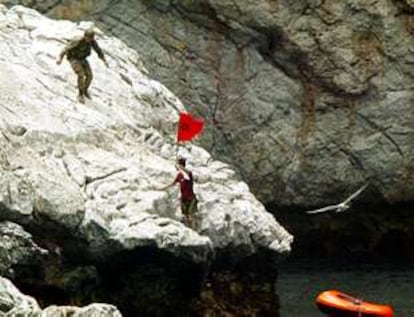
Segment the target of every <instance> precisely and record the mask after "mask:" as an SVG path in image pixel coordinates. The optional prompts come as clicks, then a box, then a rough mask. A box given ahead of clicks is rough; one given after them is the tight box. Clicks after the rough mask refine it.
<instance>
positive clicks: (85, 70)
mask: <svg viewBox="0 0 414 317" xmlns="http://www.w3.org/2000/svg"><path fill="white" fill-rule="evenodd" d="M91 49H93V50H94V51H95V52H96V53H97V54H98V56H99V58H100V59H101V60H103V61H104V62H105V56H104V54H103V52H102V50H101V48H100V47H99V46H98V43H97V42H96V41H95V40H92V41H90V42H88V41H86V40H85V39H84V38H83V37H82V38H80V39H76V40H73V41H71V42H70V43H69V44H68V45H66V47H65V48H64V49H63V51H62V53H61V54H60V56H61V57H62V58H63V56H65V55H66V56H67V59H68V61H69V63H70V65H71V66H72V69H73V71H74V72H75V73H76V74H77V75H78V89H79V96H80V97H82V96H86V97H88V98H89V93H88V88H89V86H90V84H91V82H92V78H93V75H92V70H91V67H90V65H89V63H88V61H87V59H86V58H87V57H88V56H89V55H90V54H91Z"/></svg>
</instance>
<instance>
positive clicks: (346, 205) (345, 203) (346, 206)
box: [306, 183, 368, 214]
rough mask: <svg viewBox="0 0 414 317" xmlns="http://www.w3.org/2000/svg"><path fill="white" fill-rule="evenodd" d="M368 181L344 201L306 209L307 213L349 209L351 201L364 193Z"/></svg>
mask: <svg viewBox="0 0 414 317" xmlns="http://www.w3.org/2000/svg"><path fill="white" fill-rule="evenodd" d="M367 186H368V183H366V184H365V185H364V186H362V187H361V188H360V189H358V190H357V191H356V192H355V193H353V194H352V195H351V196H349V197H348V198H347V199H345V200H344V201H343V202H341V203H339V204H337V205H330V206H326V207H323V208H319V209H315V210H309V211H306V213H307V214H318V213H320V212H325V211H329V210H335V212H343V211H345V210H347V209H349V207H350V205H349V203H350V201H351V200H352V199H354V198H355V197H356V196H358V195H359V194H361V193H362V191H363V190H364V189H365V188H367Z"/></svg>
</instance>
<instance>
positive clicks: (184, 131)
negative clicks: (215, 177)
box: [160, 112, 204, 228]
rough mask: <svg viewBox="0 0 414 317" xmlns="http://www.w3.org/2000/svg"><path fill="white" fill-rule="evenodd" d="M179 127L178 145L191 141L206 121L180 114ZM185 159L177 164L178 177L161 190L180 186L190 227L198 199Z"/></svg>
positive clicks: (182, 204)
mask: <svg viewBox="0 0 414 317" xmlns="http://www.w3.org/2000/svg"><path fill="white" fill-rule="evenodd" d="M179 115H180V117H179V120H178V125H177V135H176V137H177V144H179V143H180V142H186V141H191V140H192V139H193V138H194V137H195V136H197V135H198V134H199V133H201V131H202V130H203V126H204V121H203V120H202V119H200V118H193V117H192V116H191V115H190V114H188V113H185V112H180V114H179ZM185 165H186V160H185V158H182V157H181V158H178V159H177V162H176V165H175V167H176V169H177V171H178V172H177V175H176V176H175V179H174V181H173V182H172V183H171V184H169V185H167V186H165V187H162V188H160V190H166V189H168V188H170V187H172V186H174V185H175V184H179V185H180V191H181V212H182V214H183V215H184V218H185V222H186V223H187V225H188V226H189V227H191V228H192V226H193V217H192V216H193V214H194V213H195V212H196V211H197V198H196V196H195V194H194V191H193V185H194V181H193V173H192V172H191V171H189V170H188V169H186V167H185Z"/></svg>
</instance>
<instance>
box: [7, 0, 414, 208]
mask: <svg viewBox="0 0 414 317" xmlns="http://www.w3.org/2000/svg"><path fill="white" fill-rule="evenodd" d="M6 3H7V1H6ZM12 3H16V1H13V2H12ZM46 3H47V4H46ZM77 3H78V4H77V5H73V2H72V1H66V0H62V1H55V2H53V1H46V2H44V1H31V2H30V5H33V6H35V7H37V8H39V9H41V10H43V11H44V12H47V13H48V14H49V15H50V16H55V17H65V18H70V19H73V20H78V19H79V18H80V17H89V18H93V19H94V20H96V21H97V23H98V24H99V25H100V26H101V27H102V28H103V29H105V30H107V31H108V32H110V33H111V34H113V35H116V36H118V37H120V38H121V39H123V40H125V41H126V42H127V43H128V44H129V45H131V46H132V47H133V48H134V49H136V50H137V52H138V53H139V54H140V56H141V57H142V59H143V60H144V61H145V65H146V67H147V68H148V70H149V72H150V73H151V74H152V75H154V76H156V78H157V79H158V80H160V81H161V82H162V83H163V84H165V85H166V86H167V87H169V89H171V90H172V91H173V92H174V93H175V94H176V95H177V96H178V97H180V99H181V100H183V101H185V103H186V106H187V107H188V109H189V110H190V111H193V112H196V113H199V114H201V115H203V116H204V117H205V118H206V120H207V122H208V124H209V125H208V127H207V129H206V133H204V136H203V138H202V139H201V143H202V144H203V145H204V146H205V147H206V148H207V149H208V150H209V151H210V152H211V153H212V154H214V156H215V157H219V158H220V159H222V160H225V161H227V162H229V163H231V164H232V166H233V167H234V168H236V169H237V170H238V171H239V172H240V174H241V175H242V176H243V179H244V180H246V181H247V182H248V184H249V185H250V186H251V188H252V190H253V191H254V193H255V194H257V195H258V197H259V198H260V199H261V200H262V201H266V202H274V203H276V204H279V205H284V206H302V207H312V206H318V205H323V204H329V203H334V202H335V201H336V200H337V199H340V198H342V196H343V192H344V191H346V193H345V196H346V194H348V193H349V194H350V193H351V192H352V191H353V190H354V189H356V188H358V187H359V186H360V185H362V184H363V183H364V182H365V181H366V180H368V179H369V180H370V181H371V184H372V185H373V186H374V187H375V192H376V193H377V194H380V195H381V196H382V198H383V199H385V200H387V201H389V202H398V201H405V200H412V199H413V196H414V187H413V186H412V185H410V184H413V176H412V175H414V173H413V163H412V157H413V147H412V130H413V126H412V124H411V122H412V121H413V120H412V115H413V112H412V109H411V105H412V103H413V97H412V89H413V87H414V80H413V67H412V63H413V58H412V56H413V54H412V52H413V51H414V38H413V36H412V34H413V32H414V23H413V21H414V20H413V19H412V14H411V13H412V10H413V7H414V5H413V1H412V0H404V1H391V2H390V1H376V2H370V1H355V0H346V1H336V2H335V1H319V0H315V1H313V0H312V1H269V0H254V1H253V0H240V1H230V0H200V1H173V0H171V1H143V0H142V1H134V2H131V1H117V2H116V3H115V2H113V1H108V0H100V1H94V2H93V4H91V3H90V2H88V1H78V2H77ZM88 3H89V6H88ZM360 199H362V200H364V199H365V200H367V201H373V200H377V199H378V198H377V196H369V194H367V195H365V196H362V197H361V198H360Z"/></svg>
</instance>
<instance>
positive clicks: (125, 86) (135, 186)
mask: <svg viewBox="0 0 414 317" xmlns="http://www.w3.org/2000/svg"><path fill="white" fill-rule="evenodd" d="M89 26H90V24H88V23H86V22H82V23H80V24H79V25H76V24H74V23H72V22H69V21H54V20H50V19H48V18H46V17H43V16H41V15H40V14H39V13H37V12H36V11H34V10H30V9H26V8H24V7H21V6H16V7H13V8H12V9H10V10H8V9H6V7H4V6H0V64H1V65H0V116H1V120H0V131H1V133H0V144H1V155H0V167H1V178H0V206H1V207H0V208H1V210H2V218H3V219H5V220H8V221H12V222H15V223H18V224H20V225H21V226H23V227H24V228H25V229H26V230H27V231H28V232H30V233H31V234H32V235H33V240H34V241H36V243H38V245H39V246H40V247H39V248H45V249H47V250H49V251H50V252H49V256H48V257H47V258H46V260H45V261H46V262H47V263H48V265H46V266H45V267H44V270H43V271H42V272H41V273H40V277H38V280H36V281H35V282H33V279H32V280H30V281H27V280H25V281H23V282H22V281H20V282H19V283H20V284H19V283H18V285H17V286H19V287H20V286H21V289H22V290H23V291H24V292H26V291H30V290H31V291H35V292H36V293H39V294H44V293H50V294H61V295H59V296H60V297H59V296H58V297H59V301H61V302H62V303H65V302H67V301H70V300H74V298H75V297H76V296H80V295H79V292H78V291H76V292H77V293H76V294H74V293H73V292H75V291H74V290H75V289H77V287H76V285H78V284H79V283H80V284H82V281H86V282H85V283H84V284H85V285H86V284H88V283H89V287H90V286H91V285H94V291H93V292H85V293H88V294H87V295H85V294H84V295H82V296H87V297H82V296H80V297H81V298H77V300H78V303H79V304H82V305H83V304H84V303H85V301H89V300H93V298H94V297H95V298H103V299H107V300H110V301H111V302H116V299H114V298H116V297H117V296H118V299H119V297H120V296H122V298H123V299H122V301H120V305H121V306H123V305H124V306H123V307H124V308H125V307H126V306H128V305H129V306H128V309H130V311H129V313H133V314H138V315H146V314H148V313H149V312H148V311H145V308H146V306H145V305H146V303H148V301H151V300H153V302H152V303H153V305H154V306H156V308H157V309H170V308H171V307H172V306H173V305H174V304H171V306H169V302H168V300H169V299H168V296H171V297H173V296H174V295H176V293H180V294H181V293H183V292H184V291H183V292H181V290H178V291H177V289H179V288H180V287H184V288H185V287H189V285H191V287H189V288H188V289H187V290H185V291H186V292H187V293H186V296H188V297H191V296H194V293H197V287H198V286H197V285H198V282H199V283H200V285H201V284H202V281H203V279H204V276H205V275H206V274H207V273H208V270H207V267H208V266H209V265H210V264H211V262H212V261H213V263H214V261H215V259H216V258H217V259H218V258H224V257H226V256H227V257H228V259H229V262H232V261H233V260H234V261H236V262H239V263H243V259H245V258H249V261H251V258H254V257H255V256H256V255H259V254H262V253H263V252H264V253H266V254H269V257H268V259H272V260H271V261H272V263H274V262H273V261H274V260H275V259H277V258H278V256H279V255H280V254H286V253H288V252H289V251H290V244H291V242H292V236H291V235H290V234H289V233H288V232H287V231H286V230H285V229H284V228H283V227H281V226H280V225H279V223H278V222H277V221H276V220H275V219H274V217H273V216H272V215H271V214H269V213H268V212H267V211H266V210H265V208H264V207H263V205H262V204H261V203H260V202H259V201H257V200H256V199H255V197H254V196H253V194H252V193H251V192H250V191H249V188H248V186H247V185H246V184H245V183H244V182H242V181H241V180H240V179H239V178H238V177H237V175H236V173H235V172H234V171H233V170H232V169H231V168H230V166H229V165H227V164H225V163H221V162H219V161H217V160H214V159H213V158H212V157H211V156H210V154H209V153H208V152H207V151H205V150H204V149H202V148H200V147H198V146H194V145H185V146H179V147H178V146H177V145H176V144H175V142H174V135H175V127H176V122H177V119H178V111H183V110H184V107H183V105H182V104H181V102H180V101H179V99H178V98H177V97H175V96H174V95H173V94H172V93H171V92H170V91H169V90H167V89H166V88H165V87H164V86H162V85H161V84H160V83H158V82H156V81H155V80H152V79H151V78H150V77H149V75H148V71H147V70H146V69H145V67H144V66H143V62H142V60H141V58H140V56H139V55H138V54H137V53H136V52H135V51H133V50H131V49H129V48H128V47H127V46H126V45H125V44H124V43H123V42H121V41H119V40H117V39H115V38H111V37H108V36H105V35H103V34H102V35H100V36H99V37H98V42H99V44H100V46H101V47H102V49H103V51H104V52H105V54H106V55H107V59H108V61H109V65H110V66H109V68H108V69H106V68H105V67H104V66H103V64H101V63H100V61H99V60H98V59H97V58H96V56H95V55H93V56H92V57H91V58H90V63H91V66H92V69H93V70H94V82H93V86H92V87H91V90H90V93H91V94H92V100H88V101H87V102H86V104H79V103H78V102H77V100H76V87H75V82H76V79H75V75H74V74H73V72H72V70H71V69H70V66H69V64H68V63H65V64H63V65H61V66H58V65H56V62H55V61H56V57H57V56H58V54H59V52H60V50H61V49H62V48H63V45H65V43H67V40H69V39H71V38H72V37H74V36H75V35H78V34H82V30H84V29H85V28H87V27H89ZM177 155H180V156H184V157H186V158H187V159H188V161H189V164H190V166H189V167H190V169H192V170H193V171H194V174H195V176H196V178H197V184H196V192H197V196H198V200H199V212H198V213H197V214H196V215H195V218H196V219H195V222H196V225H195V230H192V229H190V228H188V227H186V226H184V225H183V224H182V223H181V222H180V217H181V214H180V210H179V206H178V199H177V194H178V193H177V190H178V189H176V188H175V189H172V190H169V191H162V190H159V189H158V188H161V187H162V186H164V185H166V184H168V183H170V182H171V181H172V179H173V178H174V176H175V175H174V174H175V169H174V165H173V164H174V161H175V157H176V156H177ZM28 238H29V237H28ZM30 241H31V240H30V239H29V242H30ZM36 252H37V251H36ZM19 261H20V260H19ZM22 261H23V260H22ZM131 263H133V265H132V266H131ZM273 268H274V270H276V267H275V266H273ZM114 272H117V274H114ZM273 277H274V276H272V278H273ZM16 280H17V278H16ZM91 280H92V281H93V282H92V283H95V284H90V281H91ZM194 280H196V281H198V282H194ZM190 281H191V282H190ZM76 283H78V284H76ZM186 283H187V284H186ZM149 284H151V285H153V286H154V290H152V289H150V288H147V286H148V285H149ZM74 285H75V286H74ZM126 285H128V286H129V287H130V289H133V290H134V291H131V290H126V289H125V286H126ZM45 286H47V287H46V289H45ZM95 286H96V287H95ZM99 287H101V288H104V289H106V293H105V294H104V295H103V294H102V293H100V290H99V289H100V288H99ZM272 287H273V286H272ZM56 288H58V290H59V292H58V291H55V290H56ZM147 291H148V293H145V292H147ZM157 292H160V293H157ZM163 292H165V294H164V293H163ZM160 294H164V295H162V296H164V297H163V301H164V304H165V305H164V307H160V306H159V301H158V300H157V296H161V295H160ZM189 294H190V295H189ZM145 296H150V297H151V296H152V297H151V299H148V301H147V302H145V300H146V298H145ZM158 299H159V298H158ZM187 299H188V298H187ZM43 300H46V299H43ZM182 300H183V301H184V300H186V299H182ZM171 301H173V299H171ZM46 304H51V303H46ZM181 304H182V303H181ZM178 306H180V305H178ZM131 307H132V308H131ZM137 307H139V308H137ZM121 308H122V307H121ZM184 308H188V305H187V306H186V305H184ZM139 309H143V310H141V311H139ZM171 309H172V308H171Z"/></svg>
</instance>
